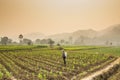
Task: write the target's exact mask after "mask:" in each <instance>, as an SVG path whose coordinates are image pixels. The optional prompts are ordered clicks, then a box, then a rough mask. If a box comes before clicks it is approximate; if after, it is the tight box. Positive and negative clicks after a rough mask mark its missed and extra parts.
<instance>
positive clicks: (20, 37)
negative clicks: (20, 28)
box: [19, 34, 23, 44]
mask: <svg viewBox="0 0 120 80" xmlns="http://www.w3.org/2000/svg"><path fill="white" fill-rule="evenodd" d="M19 39H20V44H22V42H23V35H22V34H20V35H19Z"/></svg>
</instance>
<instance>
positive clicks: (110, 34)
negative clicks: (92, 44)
mask: <svg viewBox="0 0 120 80" xmlns="http://www.w3.org/2000/svg"><path fill="white" fill-rule="evenodd" d="M100 33H102V35H100V37H99V38H102V39H103V40H111V41H120V35H119V34H120V24H118V25H114V26H111V27H108V28H106V29H104V30H102V31H100Z"/></svg>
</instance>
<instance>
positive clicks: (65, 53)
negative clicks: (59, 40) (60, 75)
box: [62, 49, 67, 65]
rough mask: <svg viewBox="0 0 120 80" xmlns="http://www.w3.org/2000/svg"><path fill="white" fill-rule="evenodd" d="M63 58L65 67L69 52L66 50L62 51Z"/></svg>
mask: <svg viewBox="0 0 120 80" xmlns="http://www.w3.org/2000/svg"><path fill="white" fill-rule="evenodd" d="M62 57H63V61H64V65H66V58H67V52H65V51H64V49H63V50H62Z"/></svg>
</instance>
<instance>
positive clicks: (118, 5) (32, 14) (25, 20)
mask: <svg viewBox="0 0 120 80" xmlns="http://www.w3.org/2000/svg"><path fill="white" fill-rule="evenodd" d="M119 23H120V0H0V36H13V35H19V34H21V33H22V34H27V33H33V32H40V33H43V34H45V35H51V34H56V33H64V32H68V33H72V32H75V31H77V30H87V29H94V30H97V31H100V30H103V29H105V28H107V27H109V26H111V25H114V24H119Z"/></svg>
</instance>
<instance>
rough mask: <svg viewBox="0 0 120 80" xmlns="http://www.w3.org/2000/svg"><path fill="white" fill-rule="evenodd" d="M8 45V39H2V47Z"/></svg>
mask: <svg viewBox="0 0 120 80" xmlns="http://www.w3.org/2000/svg"><path fill="white" fill-rule="evenodd" d="M7 43H8V37H3V38H1V44H2V45H7Z"/></svg>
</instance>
